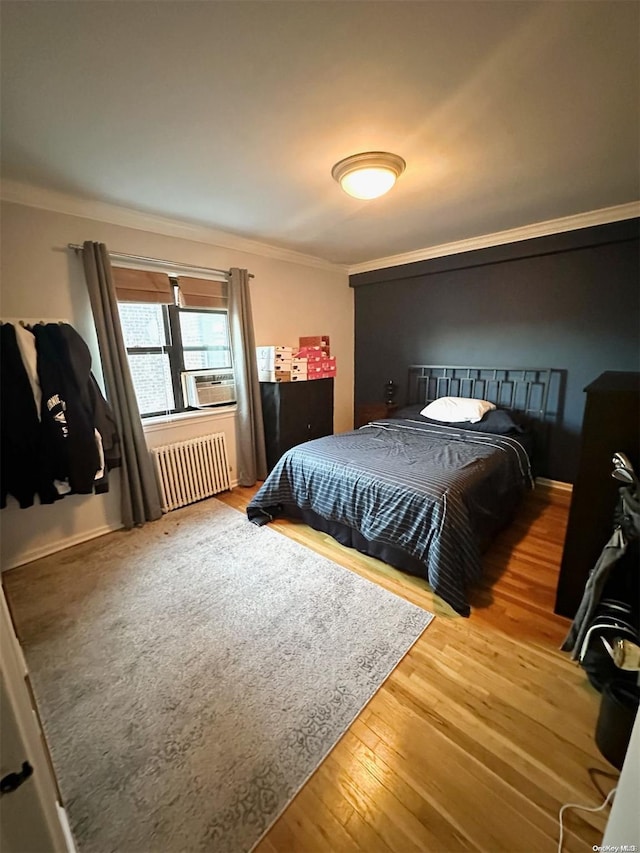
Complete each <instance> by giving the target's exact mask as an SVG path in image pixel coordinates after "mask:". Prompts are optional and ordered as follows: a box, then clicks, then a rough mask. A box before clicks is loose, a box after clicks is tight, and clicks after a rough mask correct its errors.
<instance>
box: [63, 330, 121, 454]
mask: <svg viewBox="0 0 640 853" xmlns="http://www.w3.org/2000/svg"><path fill="white" fill-rule="evenodd" d="M59 328H60V335H61V341H62V344H63V347H62V350H61V357H62V358H63V359H65V360H66V363H68V365H69V367H70V369H71V371H72V373H73V376H74V378H75V382H76V387H77V389H78V394H79V396H80V401H81V403H82V405H83V407H84V408H85V411H86V412H87V415H88V417H89V418H90V419H91V420H92V422H93V425H94V427H95V428H96V429H97V430H98V432H99V433H100V437H101V438H102V449H103V451H104V459H105V463H106V465H107V468H109V469H111V468H117V467H118V466H119V465H120V463H121V461H122V458H121V453H120V437H119V435H118V429H117V427H116V421H115V418H114V415H113V411H112V410H111V406H110V405H109V404H108V403H107V401H106V400H105V399H104V397H103V396H102V391H101V390H100V386H99V385H98V383H97V382H96V380H95V377H94V375H93V373H92V372H91V353H90V352H89V347H88V346H87V345H86V343H85V342H84V341H83V339H82V338H81V337H80V335H79V334H78V333H77V332H76V330H75V329H74V328H73V326H70V325H69V324H68V323H60V326H59Z"/></svg>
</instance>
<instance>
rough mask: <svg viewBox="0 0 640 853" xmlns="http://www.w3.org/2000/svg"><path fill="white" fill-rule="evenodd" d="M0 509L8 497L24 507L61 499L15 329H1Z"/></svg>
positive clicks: (7, 325)
mask: <svg viewBox="0 0 640 853" xmlns="http://www.w3.org/2000/svg"><path fill="white" fill-rule="evenodd" d="M0 334H1V351H0V448H1V449H0V507H3V508H4V507H5V506H6V503H7V495H13V497H15V498H16V500H17V501H18V503H19V504H20V506H21V507H22V508H23V509H25V508H26V507H30V506H33V503H34V496H35V495H36V494H37V495H38V497H39V498H40V503H43V504H51V503H53V502H54V501H56V500H59V498H60V497H61V496H60V495H59V494H58V492H57V491H56V489H55V487H54V485H53V479H54V476H53V470H52V465H51V459H50V457H49V456H48V454H47V452H46V448H45V446H44V442H43V433H42V430H41V424H40V421H39V419H38V414H37V411H36V403H35V399H34V396H33V391H32V389H31V385H30V384H29V379H28V377H27V372H26V370H25V369H24V364H23V361H22V357H21V355H20V350H19V348H18V344H17V341H16V333H15V329H14V328H13V326H12V325H10V324H9V323H3V324H2V327H1V328H0Z"/></svg>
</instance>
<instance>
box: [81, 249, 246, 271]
mask: <svg viewBox="0 0 640 853" xmlns="http://www.w3.org/2000/svg"><path fill="white" fill-rule="evenodd" d="M68 248H69V249H73V251H74V252H83V251H84V246H80V245H78V244H77V243H69V244H68ZM109 257H110V258H115V259H120V260H127V261H140V262H141V263H145V264H159V265H160V266H164V267H176V268H177V269H181V270H189V272H205V273H206V272H217V273H222V275H226V276H228V275H230V274H231V272H230V270H219V269H216V268H215V267H197V266H194V265H193V264H180V263H178V262H177V261H164V260H162V259H161V258H144V257H142V256H141V255H127V254H125V253H124V252H109ZM249 278H254V275H253V273H249Z"/></svg>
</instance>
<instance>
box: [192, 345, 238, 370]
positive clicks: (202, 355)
mask: <svg viewBox="0 0 640 853" xmlns="http://www.w3.org/2000/svg"><path fill="white" fill-rule="evenodd" d="M229 361H230V359H229V350H226V349H225V350H195V351H194V350H192V351H191V352H189V351H187V352H185V353H184V369H185V370H204V369H209V368H211V367H229Z"/></svg>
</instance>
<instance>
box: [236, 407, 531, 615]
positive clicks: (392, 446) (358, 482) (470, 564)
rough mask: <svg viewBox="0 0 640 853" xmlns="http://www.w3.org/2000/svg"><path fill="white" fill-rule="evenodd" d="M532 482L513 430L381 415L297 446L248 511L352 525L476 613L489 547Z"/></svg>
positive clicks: (261, 519)
mask: <svg viewBox="0 0 640 853" xmlns="http://www.w3.org/2000/svg"><path fill="white" fill-rule="evenodd" d="M531 484H532V478H531V468H530V463H529V456H528V454H527V452H526V450H525V448H524V446H523V443H522V442H521V441H519V440H518V439H517V438H515V437H512V436H504V435H499V436H498V435H490V434H487V433H482V432H470V431H468V430H464V429H453V428H451V427H448V426H445V425H442V426H439V425H434V424H422V423H419V422H417V421H415V420H410V419H383V420H380V421H373V422H372V423H370V424H367V425H365V426H364V427H361V428H360V429H358V430H353V431H351V432H345V433H340V434H337V435H332V436H326V437H325V438H320V439H316V440H314V441H308V442H305V443H304V444H301V445H298V446H297V447H294V448H292V449H291V450H289V451H288V452H287V453H285V454H284V456H282V458H281V459H280V460H279V462H278V463H277V465H276V466H275V468H274V469H273V470H272V471H271V473H270V474H269V477H268V478H267V480H265V482H264V484H263V485H262V487H261V488H260V490H259V491H258V492H257V493H256V495H255V496H254V498H253V499H252V501H251V502H250V504H249V506H248V507H247V515H248V517H249V519H250V520H251V521H253V522H254V523H256V524H264V523H267V522H268V521H270V520H272V519H273V518H276V517H278V516H281V515H284V516H286V515H292V516H296V517H302V518H305V520H307V521H311V523H313V519H314V518H317V519H318V520H320V521H322V522H324V526H322V527H321V529H325V530H327V531H328V532H331V533H332V535H333V531H332V526H333V527H334V529H340V528H344V529H349V530H352V531H354V532H355V533H356V534H357V536H356V540H357V541H356V543H355V544H356V547H358V548H359V549H360V550H363V551H365V552H367V553H374V555H381V554H382V555H393V554H396V555H397V556H398V557H401V558H402V559H400V560H393V559H390V562H392V563H393V564H394V565H399V567H400V568H409V570H410V571H413V572H414V573H416V571H417V570H418V567H421V568H422V572H421V573H422V575H423V576H424V577H425V578H426V580H427V581H428V582H429V584H430V586H431V587H432V588H433V590H434V592H436V593H437V594H438V595H439V596H440V597H441V598H442V599H444V600H445V601H446V602H447V603H449V604H450V605H451V607H453V609H454V610H455V611H456V612H458V613H460V614H462V615H465V616H468V615H469V613H470V607H469V604H468V601H467V590H468V588H469V587H470V586H471V585H472V584H473V583H474V582H476V581H478V579H479V578H480V576H481V551H482V548H483V546H484V545H486V544H487V542H488V541H490V540H491V538H492V537H493V536H494V535H495V533H496V531H497V530H499V529H500V528H501V527H503V526H504V525H505V524H506V523H508V521H510V520H511V518H512V516H513V512H514V509H515V507H516V506H517V504H518V501H519V498H520V497H521V495H522V494H523V493H524V491H525V490H526V489H527V488H529V487H530V486H531ZM314 526H316V525H314ZM336 538H338V539H339V541H344V540H343V539H341V538H340V537H339V536H337V537H336ZM367 543H371V544H372V545H373V546H375V547H374V550H371V549H367V547H366V544H367ZM345 544H350V543H348V542H346V543H345ZM376 552H377V554H376ZM383 558H386V556H383ZM403 560H404V562H406V564H407V565H406V566H405V565H401V563H402V562H403Z"/></svg>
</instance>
